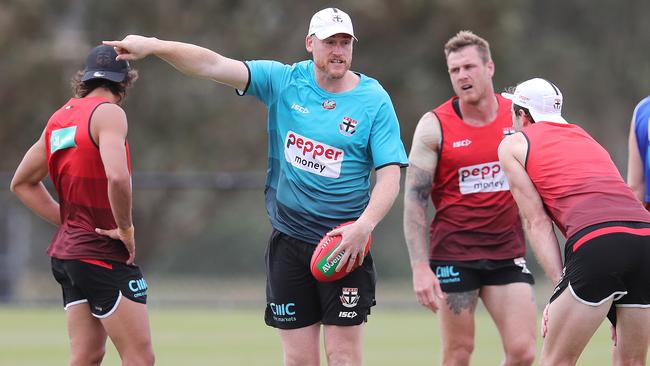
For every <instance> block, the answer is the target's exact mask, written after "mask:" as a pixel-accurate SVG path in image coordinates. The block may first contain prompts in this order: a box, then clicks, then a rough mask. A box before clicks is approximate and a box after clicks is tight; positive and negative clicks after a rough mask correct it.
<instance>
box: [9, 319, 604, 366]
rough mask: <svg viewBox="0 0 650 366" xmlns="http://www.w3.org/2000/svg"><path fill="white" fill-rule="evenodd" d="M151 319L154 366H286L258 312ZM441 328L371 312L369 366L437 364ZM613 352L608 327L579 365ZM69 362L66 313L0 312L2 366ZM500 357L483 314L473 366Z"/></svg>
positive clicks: (599, 361)
mask: <svg viewBox="0 0 650 366" xmlns="http://www.w3.org/2000/svg"><path fill="white" fill-rule="evenodd" d="M150 316H151V326H152V333H153V341H154V348H155V352H156V358H157V365H162V366H165V365H183V366H194V365H246V366H255V365H281V364H282V358H281V352H280V342H279V339H278V337H277V335H276V332H275V330H274V329H272V328H269V327H267V326H266V325H264V323H263V320H262V313H261V311H256V310H205V309H189V308H188V309H173V310H171V309H164V308H163V309H155V308H154V309H153V310H151V312H150ZM437 326H438V325H437V320H436V318H435V317H434V316H432V315H430V313H428V312H426V311H424V310H391V309H381V308H375V309H373V314H372V315H371V317H370V321H369V322H368V324H367V327H366V338H365V354H364V364H365V365H370V366H382V365H386V366H388V365H391V366H392V365H400V366H418V365H437V364H439V357H440V352H439V350H440V346H439V343H440V337H439V333H438V330H437ZM539 349H540V348H538V354H539ZM610 349H611V346H610V341H609V330H608V328H607V326H606V325H603V326H601V328H600V329H599V331H598V333H597V334H596V335H595V336H594V338H593V339H592V341H591V343H590V344H589V346H588V348H587V350H585V352H584V354H583V356H582V358H581V359H580V362H579V363H578V364H579V365H584V366H587V365H589V366H593V365H596V366H598V365H609V364H611V361H610ZM67 357H68V343H67V333H66V330H65V316H64V312H63V310H62V309H60V308H26V309H25V308H16V307H0V365H2V366H10V365H11V366H13V365H20V366H48V365H66V364H67ZM502 357H503V353H502V350H501V345H500V342H499V337H498V334H497V332H496V330H495V329H494V327H493V326H492V323H491V320H490V319H489V316H488V315H487V314H486V313H485V312H483V311H481V312H479V313H478V322H477V342H476V349H475V351H474V355H473V356H472V364H473V365H479V366H488V365H499V364H500V362H501V360H502ZM119 364H120V363H119V357H118V355H117V352H116V351H115V349H114V348H113V347H112V346H109V347H108V352H107V355H106V357H105V359H104V365H119ZM323 365H325V363H324V362H323Z"/></svg>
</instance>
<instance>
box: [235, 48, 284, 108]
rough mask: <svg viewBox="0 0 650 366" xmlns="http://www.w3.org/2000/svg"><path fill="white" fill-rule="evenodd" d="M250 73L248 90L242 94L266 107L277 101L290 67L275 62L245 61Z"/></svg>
mask: <svg viewBox="0 0 650 366" xmlns="http://www.w3.org/2000/svg"><path fill="white" fill-rule="evenodd" d="M245 63H246V66H248V70H249V72H250V80H249V84H248V88H247V89H246V91H245V92H244V93H245V94H247V95H252V96H254V97H256V98H257V99H259V100H260V101H262V103H264V104H265V105H266V106H267V107H268V106H269V105H271V104H272V103H273V102H274V101H275V100H277V97H278V95H280V92H281V91H282V90H283V89H284V88H285V87H286V84H287V82H288V80H289V78H290V75H291V69H292V67H291V66H289V65H285V64H282V63H280V62H277V61H268V60H255V61H246V62H245Z"/></svg>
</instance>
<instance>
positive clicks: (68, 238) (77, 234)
mask: <svg viewBox="0 0 650 366" xmlns="http://www.w3.org/2000/svg"><path fill="white" fill-rule="evenodd" d="M103 103H109V101H108V100H107V99H106V98H103V97H86V98H79V99H78V98H72V99H70V100H69V101H68V102H67V103H66V104H65V105H63V107H61V108H60V109H59V110H57V111H56V112H55V113H54V114H53V115H52V117H50V120H49V121H48V122H47V126H46V127H45V143H46V148H47V149H46V150H47V161H48V171H49V175H50V179H51V180H52V183H54V187H55V188H56V191H57V193H58V196H59V197H58V200H59V204H60V214H61V226H60V227H59V229H58V230H57V232H56V234H55V235H54V238H53V239H52V242H51V244H50V246H49V248H48V249H47V254H48V255H50V256H52V257H55V258H59V259H109V260H116V261H121V262H125V261H126V260H127V258H128V252H127V250H126V248H125V247H124V244H123V243H122V242H121V241H119V240H113V239H110V238H108V237H106V236H103V235H99V234H97V233H95V228H103V229H114V228H116V227H117V224H116V223H115V219H114V218H113V213H112V211H111V205H110V202H109V200H108V180H107V178H106V173H105V171H104V164H103V163H102V159H101V156H100V154H99V147H98V146H97V145H96V144H95V142H94V141H93V140H92V138H91V136H90V119H91V117H92V114H93V112H94V111H95V109H96V108H97V107H98V106H99V105H100V104H103ZM126 154H127V161H128V162H129V171H130V170H131V163H130V155H129V146H128V143H127V145H126Z"/></svg>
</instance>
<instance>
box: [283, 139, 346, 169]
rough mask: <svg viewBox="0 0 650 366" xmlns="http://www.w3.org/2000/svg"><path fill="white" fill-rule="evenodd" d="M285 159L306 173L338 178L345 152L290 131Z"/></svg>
mask: <svg viewBox="0 0 650 366" xmlns="http://www.w3.org/2000/svg"><path fill="white" fill-rule="evenodd" d="M284 158H285V159H286V160H287V162H289V163H291V165H293V166H294V167H296V168H298V169H301V170H304V171H306V172H309V173H312V174H317V175H320V176H323V177H328V178H338V177H339V175H340V174H341V164H342V163H343V150H341V149H338V148H336V147H333V146H329V145H326V144H324V143H322V142H318V141H316V140H312V139H310V138H309V137H304V136H301V135H299V134H297V133H295V132H293V131H289V132H288V133H287V137H286V139H285V141H284Z"/></svg>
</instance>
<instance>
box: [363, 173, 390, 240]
mask: <svg viewBox="0 0 650 366" xmlns="http://www.w3.org/2000/svg"><path fill="white" fill-rule="evenodd" d="M383 169H389V170H386V171H384V172H382V173H381V176H380V175H379V173H378V176H377V182H376V183H375V187H374V188H373V189H372V193H371V194H370V202H369V203H368V207H366V209H365V210H364V211H363V214H361V216H360V217H359V219H358V220H357V222H362V223H364V224H367V225H368V226H369V227H370V229H371V230H374V228H375V226H377V224H378V223H379V222H380V221H381V220H382V219H383V218H384V217H385V216H386V214H388V211H390V208H391V207H392V206H393V203H394V202H395V199H396V198H397V195H398V194H399V177H400V171H399V169H400V168H399V167H398V166H396V165H395V166H388V167H384V168H382V170H383Z"/></svg>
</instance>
